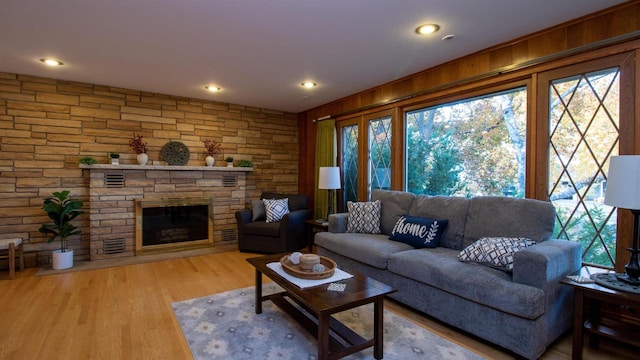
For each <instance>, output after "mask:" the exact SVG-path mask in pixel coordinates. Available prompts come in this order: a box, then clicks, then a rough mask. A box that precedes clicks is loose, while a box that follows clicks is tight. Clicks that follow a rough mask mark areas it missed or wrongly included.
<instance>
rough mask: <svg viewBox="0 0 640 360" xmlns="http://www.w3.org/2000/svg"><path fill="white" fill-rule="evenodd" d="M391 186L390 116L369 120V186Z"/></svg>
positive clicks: (370, 188) (369, 194)
mask: <svg viewBox="0 0 640 360" xmlns="http://www.w3.org/2000/svg"><path fill="white" fill-rule="evenodd" d="M390 188H391V117H384V118H380V119H374V120H370V121H369V187H368V198H371V191H372V190H373V189H387V190H388V189H390Z"/></svg>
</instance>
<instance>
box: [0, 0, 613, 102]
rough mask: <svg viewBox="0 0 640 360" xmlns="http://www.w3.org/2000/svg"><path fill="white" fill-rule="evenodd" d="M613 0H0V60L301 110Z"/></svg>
mask: <svg viewBox="0 0 640 360" xmlns="http://www.w3.org/2000/svg"><path fill="white" fill-rule="evenodd" d="M622 2H624V0H535V1H534V0H446V1H445V0H104V1H100V0H56V1H54V0H1V1H0V71H4V72H10V73H18V74H28V75H37V76H44V77H48V78H55V79H62V80H72V81H80V82H87V83H93V84H99V85H108V86H115V87H122V88H127V89H135V90H143V91H150V92H157V93H163V94H170V95H179V96H186V97H192V98H199V99H208V100H216V101H222V102H228V103H234V104H242V105H248V106H255V107H262V108H268V109H275V110H282V111H289V112H300V111H303V110H307V109H310V108H312V107H315V106H318V105H322V104H325V103H328V102H331V101H333V100H337V99H340V98H342V97H345V96H347V95H350V94H353V93H356V92H360V91H363V90H366V89H369V88H372V87H374V86H377V85H381V84H383V83H387V82H390V81H393V80H396V79H399V78H402V77H404V76H407V75H410V74H413V73H416V72H418V71H421V70H424V69H427V68H430V67H433V66H435V65H438V64H441V63H443V62H446V61H448V60H452V59H456V58H459V57H462V56H464V55H467V54H470V53H473V52H476V51H479V50H482V49H485V48H488V47H490V46H493V45H497V44H500V43H503V42H506V41H508V40H511V39H514V38H517V37H520V36H523V35H526V34H530V33H533V32H536V31H538V30H542V29H545V28H548V27H551V26H553V25H557V24H559V23H562V22H565V21H568V20H571V19H575V18H578V17H580V16H583V15H586V14H589V13H592V12H595V11H598V10H600V9H604V8H607V7H611V6H613V5H615V4H618V3H622ZM423 23H437V24H439V25H440V27H441V29H440V31H439V32H438V33H436V34H435V35H433V36H428V37H419V36H417V35H416V34H415V32H414V29H415V28H416V26H418V25H420V24H423ZM448 34H455V35H456V37H455V38H454V39H453V40H447V41H442V40H440V39H441V38H442V37H443V36H445V35H448ZM43 57H54V58H57V59H59V60H61V61H63V62H64V64H65V65H64V66H62V67H59V68H50V67H47V66H45V65H43V64H42V63H41V62H40V61H39V59H40V58H43ZM307 79H311V80H313V81H315V82H317V84H318V86H317V87H316V88H314V89H311V90H306V89H303V88H302V87H301V86H300V83H301V82H302V81H303V80H307ZM210 83H212V84H217V85H218V86H220V87H222V91H221V92H219V93H216V94H212V93H208V92H206V91H205V90H204V86H205V85H207V84H210Z"/></svg>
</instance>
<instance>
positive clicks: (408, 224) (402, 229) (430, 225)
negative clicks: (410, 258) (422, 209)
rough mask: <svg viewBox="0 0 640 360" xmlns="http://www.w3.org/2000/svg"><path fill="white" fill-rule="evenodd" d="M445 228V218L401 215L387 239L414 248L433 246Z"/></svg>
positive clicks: (435, 245)
mask: <svg viewBox="0 0 640 360" xmlns="http://www.w3.org/2000/svg"><path fill="white" fill-rule="evenodd" d="M446 228H447V220H434V219H429V218H421V217H417V216H409V215H403V216H401V217H400V219H398V221H397V222H396V225H395V226H394V227H393V231H391V236H389V240H393V241H400V242H403V243H405V244H409V245H411V246H413V247H416V248H434V247H437V246H438V243H439V242H440V238H441V237H442V233H443V232H444V230H445V229H446Z"/></svg>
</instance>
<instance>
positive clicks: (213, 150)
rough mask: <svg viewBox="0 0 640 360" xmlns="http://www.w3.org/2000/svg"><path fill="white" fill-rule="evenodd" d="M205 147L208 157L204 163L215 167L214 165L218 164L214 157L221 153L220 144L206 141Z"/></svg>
mask: <svg viewBox="0 0 640 360" xmlns="http://www.w3.org/2000/svg"><path fill="white" fill-rule="evenodd" d="M204 147H205V149H207V157H206V158H205V159H204V162H205V164H207V166H213V164H214V163H215V162H216V159H215V158H214V157H213V155H215V154H217V153H219V152H220V150H221V149H220V143H218V142H217V141H215V140H209V139H205V140H204Z"/></svg>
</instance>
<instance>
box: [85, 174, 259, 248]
mask: <svg viewBox="0 0 640 360" xmlns="http://www.w3.org/2000/svg"><path fill="white" fill-rule="evenodd" d="M80 167H81V168H82V169H86V170H88V171H90V189H89V202H90V203H89V208H90V210H89V211H90V224H91V229H90V247H89V249H90V258H91V260H98V259H108V258H117V257H129V256H135V246H136V245H135V233H136V229H135V227H136V216H135V200H136V199H144V200H145V201H146V200H162V199H176V198H208V199H212V203H213V208H212V216H213V219H212V229H209V232H211V234H212V238H213V241H212V244H211V246H213V247H217V246H223V245H232V244H235V243H237V233H236V222H235V217H234V213H235V212H236V211H237V210H241V209H244V208H245V202H246V194H245V188H246V176H247V173H248V172H251V171H253V168H239V167H233V168H228V167H203V166H158V165H146V166H139V165H80Z"/></svg>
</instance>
